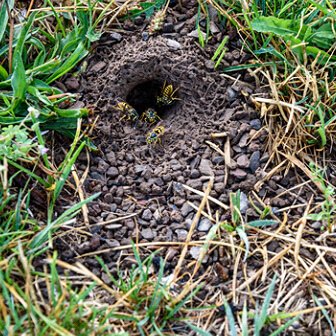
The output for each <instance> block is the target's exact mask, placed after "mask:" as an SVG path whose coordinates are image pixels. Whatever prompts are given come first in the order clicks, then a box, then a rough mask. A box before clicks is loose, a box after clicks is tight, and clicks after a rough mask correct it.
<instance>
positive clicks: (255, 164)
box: [249, 151, 260, 173]
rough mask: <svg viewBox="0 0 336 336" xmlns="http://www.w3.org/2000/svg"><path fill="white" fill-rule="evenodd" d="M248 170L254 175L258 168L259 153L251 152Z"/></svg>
mask: <svg viewBox="0 0 336 336" xmlns="http://www.w3.org/2000/svg"><path fill="white" fill-rule="evenodd" d="M249 166H250V169H251V172H252V173H254V172H255V171H256V170H257V169H258V168H259V167H260V151H256V152H253V153H252V155H251V157H250V165H249Z"/></svg>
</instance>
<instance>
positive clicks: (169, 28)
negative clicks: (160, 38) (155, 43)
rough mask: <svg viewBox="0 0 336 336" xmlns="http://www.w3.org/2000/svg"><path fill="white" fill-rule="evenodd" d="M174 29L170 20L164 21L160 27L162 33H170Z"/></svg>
mask: <svg viewBox="0 0 336 336" xmlns="http://www.w3.org/2000/svg"><path fill="white" fill-rule="evenodd" d="M173 31H174V25H173V24H172V23H171V22H168V23H165V24H164V25H163V27H162V33H164V34H167V33H172V32H173Z"/></svg>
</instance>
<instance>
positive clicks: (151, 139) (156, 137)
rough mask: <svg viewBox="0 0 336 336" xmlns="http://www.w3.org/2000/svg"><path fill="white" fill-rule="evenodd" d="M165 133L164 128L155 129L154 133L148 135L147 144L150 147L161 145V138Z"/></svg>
mask: <svg viewBox="0 0 336 336" xmlns="http://www.w3.org/2000/svg"><path fill="white" fill-rule="evenodd" d="M164 133H165V128H164V127H163V126H158V127H155V128H154V129H153V130H152V131H150V132H148V133H147V137H146V142H147V143H148V144H149V145H155V144H156V143H160V144H161V138H162V137H163V135H164Z"/></svg>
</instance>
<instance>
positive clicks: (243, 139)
mask: <svg viewBox="0 0 336 336" xmlns="http://www.w3.org/2000/svg"><path fill="white" fill-rule="evenodd" d="M248 138H249V134H248V133H244V134H243V135H242V137H241V138H240V140H239V143H238V146H239V147H246V145H247V141H248Z"/></svg>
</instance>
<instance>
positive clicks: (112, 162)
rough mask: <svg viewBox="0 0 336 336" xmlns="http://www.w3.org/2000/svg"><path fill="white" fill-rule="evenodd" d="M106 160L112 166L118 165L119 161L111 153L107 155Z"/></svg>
mask: <svg viewBox="0 0 336 336" xmlns="http://www.w3.org/2000/svg"><path fill="white" fill-rule="evenodd" d="M106 159H107V161H108V162H109V163H110V164H112V165H115V164H116V163H117V160H116V155H115V153H114V152H109V153H107V154H106Z"/></svg>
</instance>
